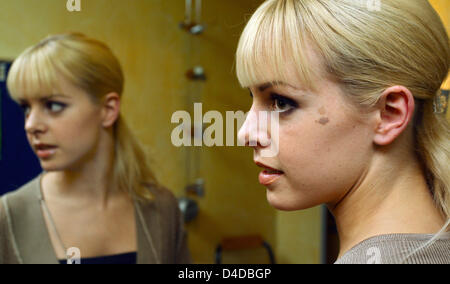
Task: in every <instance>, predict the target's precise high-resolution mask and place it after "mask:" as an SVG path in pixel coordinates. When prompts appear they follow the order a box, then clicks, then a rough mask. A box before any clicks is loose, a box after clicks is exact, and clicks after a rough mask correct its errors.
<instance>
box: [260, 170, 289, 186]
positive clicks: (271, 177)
mask: <svg viewBox="0 0 450 284" xmlns="http://www.w3.org/2000/svg"><path fill="white" fill-rule="evenodd" d="M283 174H284V173H283V172H279V171H269V170H264V171H262V172H260V173H259V183H260V184H262V185H266V186H267V185H271V184H272V183H274V182H275V181H276V180H277V179H279V178H280V177H281V176H282V175H283Z"/></svg>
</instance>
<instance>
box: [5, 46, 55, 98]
mask: <svg viewBox="0 0 450 284" xmlns="http://www.w3.org/2000/svg"><path fill="white" fill-rule="evenodd" d="M49 54H50V52H49V50H48V48H39V49H38V50H33V49H31V48H30V49H28V50H27V51H26V52H24V53H23V54H22V55H21V56H19V57H18V58H17V59H16V60H15V61H14V63H13V64H12V66H11V68H10V70H9V74H8V79H7V86H8V90H9V92H10V95H11V97H12V99H13V100H15V101H19V100H20V99H32V98H39V97H42V96H48V95H51V94H55V93H57V92H58V91H59V90H57V89H56V88H57V86H58V85H59V84H58V77H57V74H58V71H57V67H56V66H55V64H53V62H52V59H51V58H50V55H49Z"/></svg>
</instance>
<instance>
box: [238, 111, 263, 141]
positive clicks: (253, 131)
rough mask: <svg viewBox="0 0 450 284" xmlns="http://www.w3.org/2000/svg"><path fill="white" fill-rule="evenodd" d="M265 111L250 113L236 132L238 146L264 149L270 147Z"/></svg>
mask: <svg viewBox="0 0 450 284" xmlns="http://www.w3.org/2000/svg"><path fill="white" fill-rule="evenodd" d="M267 115H268V114H267V112H265V111H259V112H256V111H250V112H249V113H248V114H247V117H246V119H245V122H244V124H243V125H242V127H241V129H240V130H239V132H238V140H239V143H240V145H244V146H249V147H252V148H255V149H256V148H264V147H268V146H269V145H270V132H269V127H268V124H269V121H268V119H267Z"/></svg>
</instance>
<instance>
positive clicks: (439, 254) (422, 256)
mask: <svg viewBox="0 0 450 284" xmlns="http://www.w3.org/2000/svg"><path fill="white" fill-rule="evenodd" d="M432 237H433V235H427V234H390V235H380V236H375V237H372V238H369V239H367V240H364V241H362V242H360V243H359V244H357V245H356V246H354V247H353V248H352V249H350V250H349V251H348V252H346V253H345V254H344V255H343V256H342V257H340V258H339V259H338V260H337V261H336V262H335V264H400V263H406V264H450V232H446V233H443V234H442V235H440V236H439V238H438V239H437V240H436V241H434V242H432V243H431V245H429V246H426V247H425V248H423V249H420V250H419V251H417V252H415V251H416V250H417V249H418V248H420V247H421V246H423V245H424V244H425V243H426V242H427V241H428V240H430V239H431V238H432ZM413 252H415V253H414V254H412V255H410V254H411V253H413ZM409 255H410V256H409ZM408 256H409V257H408Z"/></svg>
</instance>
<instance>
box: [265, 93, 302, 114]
mask: <svg viewBox="0 0 450 284" xmlns="http://www.w3.org/2000/svg"><path fill="white" fill-rule="evenodd" d="M270 97H271V100H272V109H273V110H274V111H276V112H280V113H283V112H287V111H290V110H292V109H295V108H297V107H298V104H297V103H296V102H295V101H293V100H291V99H288V98H286V97H283V96H280V95H278V94H271V95H270Z"/></svg>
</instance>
